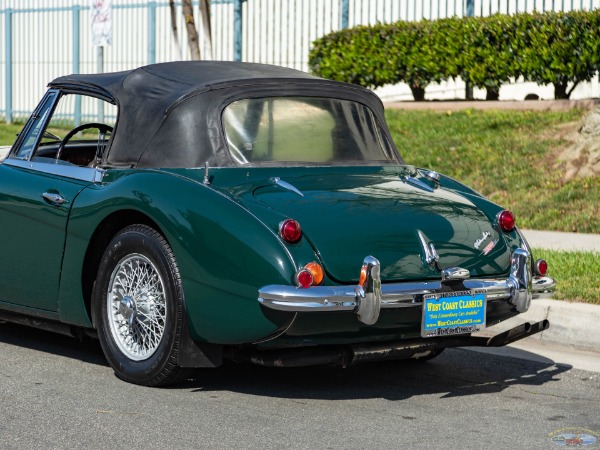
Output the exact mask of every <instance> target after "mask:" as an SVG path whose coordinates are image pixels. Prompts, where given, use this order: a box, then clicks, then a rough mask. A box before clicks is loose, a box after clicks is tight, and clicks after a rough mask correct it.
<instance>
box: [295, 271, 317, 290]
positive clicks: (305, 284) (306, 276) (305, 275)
mask: <svg viewBox="0 0 600 450" xmlns="http://www.w3.org/2000/svg"><path fill="white" fill-rule="evenodd" d="M313 282H314V278H313V275H312V273H311V272H310V270H308V269H301V270H299V271H298V273H297V274H296V285H297V286H298V287H301V288H304V289H306V288H309V287H311V285H312V284H313Z"/></svg>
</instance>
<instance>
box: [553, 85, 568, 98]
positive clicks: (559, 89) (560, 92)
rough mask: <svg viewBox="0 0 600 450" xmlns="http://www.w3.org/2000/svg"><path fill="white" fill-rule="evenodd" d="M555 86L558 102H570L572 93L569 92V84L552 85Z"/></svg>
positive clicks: (555, 96) (555, 95)
mask: <svg viewBox="0 0 600 450" xmlns="http://www.w3.org/2000/svg"><path fill="white" fill-rule="evenodd" d="M552 84H554V98H555V99H556V100H568V99H569V97H570V96H571V93H570V92H567V83H566V82H560V83H552Z"/></svg>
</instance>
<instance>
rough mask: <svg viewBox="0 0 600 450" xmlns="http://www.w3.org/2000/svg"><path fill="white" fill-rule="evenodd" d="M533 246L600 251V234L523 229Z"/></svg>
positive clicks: (551, 248)
mask: <svg viewBox="0 0 600 450" xmlns="http://www.w3.org/2000/svg"><path fill="white" fill-rule="evenodd" d="M521 232H522V233H523V234H524V235H525V239H527V242H528V243H529V245H530V246H531V247H534V248H543V249H548V250H565V251H576V250H581V251H587V252H592V251H593V252H600V234H585V233H562V232H560V231H539V230H521Z"/></svg>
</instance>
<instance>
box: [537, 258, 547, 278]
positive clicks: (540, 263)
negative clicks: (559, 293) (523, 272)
mask: <svg viewBox="0 0 600 450" xmlns="http://www.w3.org/2000/svg"><path fill="white" fill-rule="evenodd" d="M535 271H536V273H537V274H538V275H541V276H544V275H546V272H548V263H547V262H546V260H545V259H538V260H537V261H536V262H535Z"/></svg>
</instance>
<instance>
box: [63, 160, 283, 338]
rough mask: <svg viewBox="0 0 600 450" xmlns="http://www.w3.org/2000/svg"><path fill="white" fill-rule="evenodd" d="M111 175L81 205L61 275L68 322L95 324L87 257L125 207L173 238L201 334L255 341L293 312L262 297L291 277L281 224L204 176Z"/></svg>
mask: <svg viewBox="0 0 600 450" xmlns="http://www.w3.org/2000/svg"><path fill="white" fill-rule="evenodd" d="M104 181H105V182H104V183H102V184H98V185H93V186H90V187H89V188H86V189H85V190H84V191H83V192H81V194H80V195H79V197H78V198H77V201H76V203H75V204H74V205H73V210H72V213H71V218H70V220H69V224H68V230H67V242H66V246H65V256H64V263H63V271H62V276H61V296H60V299H61V300H60V305H59V306H60V315H61V319H62V320H63V321H65V322H67V323H73V324H78V325H82V326H91V321H90V318H89V313H88V311H87V310H86V307H85V303H84V299H83V295H82V282H81V280H82V270H83V269H82V266H83V261H84V258H85V254H86V251H87V249H88V245H89V242H90V239H91V238H92V236H93V234H94V231H95V230H96V229H97V227H98V226H100V224H101V223H102V221H103V220H104V219H105V218H106V217H108V216H109V215H111V214H113V213H116V212H118V211H123V210H133V211H137V212H140V213H142V214H145V215H146V216H148V217H149V218H151V219H152V220H153V221H154V222H155V223H156V224H157V225H158V227H159V228H160V230H159V231H161V232H162V233H163V234H164V235H165V237H166V238H167V240H168V242H169V244H170V245H171V247H172V249H173V251H174V253H175V256H176V258H177V263H178V265H179V270H180V274H181V278H182V283H183V288H184V293H185V299H186V308H187V313H188V318H189V324H190V329H191V332H192V337H193V338H194V339H197V340H201V341H208V342H213V343H221V344H233V343H242V342H251V341H254V340H258V339H260V338H264V337H266V336H268V335H270V334H272V333H274V332H276V331H277V330H278V329H279V328H280V327H281V326H282V325H284V324H285V323H286V322H287V321H288V320H290V319H291V317H288V314H285V315H281V314H275V315H269V314H267V315H265V313H263V311H262V309H261V306H260V304H259V303H258V301H257V300H256V298H257V294H258V292H257V288H258V287H260V286H263V285H267V284H289V283H290V280H292V279H293V276H294V273H295V266H294V262H293V260H292V257H291V256H290V254H289V253H288V252H287V250H286V249H285V247H284V246H283V245H282V243H281V242H280V241H279V239H278V238H277V237H276V235H275V233H274V232H273V230H271V229H270V228H268V227H267V226H265V225H264V224H263V223H261V222H260V221H259V220H258V219H256V218H255V217H254V216H252V215H251V214H250V213H249V212H248V211H246V210H245V209H244V208H243V207H241V206H240V205H239V204H237V203H236V202H234V201H232V200H231V199H230V198H228V197H226V196H224V195H222V194H220V193H218V192H216V191H214V190H213V189H211V188H210V187H208V186H205V185H203V184H201V183H198V182H195V181H193V180H189V179H186V178H184V177H180V176H176V175H172V174H168V173H165V172H160V171H152V170H138V171H114V172H111V171H109V173H108V175H107V176H106V177H105V180H104ZM267 316H269V317H267Z"/></svg>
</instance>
